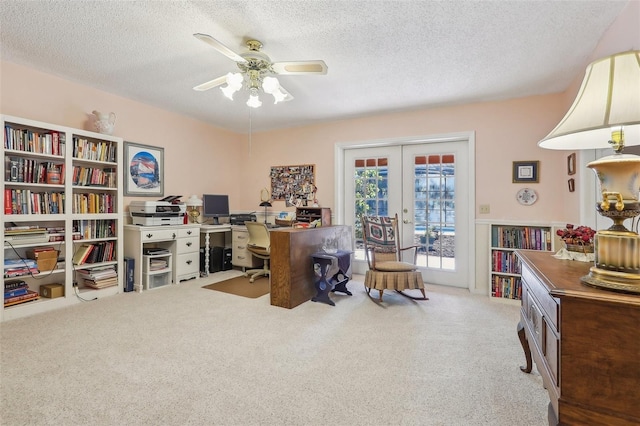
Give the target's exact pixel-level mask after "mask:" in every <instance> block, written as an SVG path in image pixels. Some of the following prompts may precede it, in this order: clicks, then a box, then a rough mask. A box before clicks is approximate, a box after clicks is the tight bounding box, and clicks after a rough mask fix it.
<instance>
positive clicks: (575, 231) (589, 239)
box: [556, 223, 596, 251]
mask: <svg viewBox="0 0 640 426" xmlns="http://www.w3.org/2000/svg"><path fill="white" fill-rule="evenodd" d="M556 234H557V235H558V236H559V237H560V238H562V241H564V243H565V244H566V245H567V249H570V248H571V246H582V247H585V246H587V247H591V246H593V238H594V236H595V235H596V231H594V230H593V229H591V228H589V227H588V226H578V227H575V226H573V225H572V224H570V223H568V224H567V227H566V228H565V229H558V230H557V231H556ZM580 251H582V250H580Z"/></svg>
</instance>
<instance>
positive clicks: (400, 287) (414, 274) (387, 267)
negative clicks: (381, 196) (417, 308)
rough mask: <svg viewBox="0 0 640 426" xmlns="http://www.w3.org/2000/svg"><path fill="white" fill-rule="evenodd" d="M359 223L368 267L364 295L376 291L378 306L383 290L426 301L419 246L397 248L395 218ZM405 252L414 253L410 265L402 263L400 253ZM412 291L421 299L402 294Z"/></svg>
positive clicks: (368, 219)
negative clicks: (418, 291)
mask: <svg viewBox="0 0 640 426" xmlns="http://www.w3.org/2000/svg"><path fill="white" fill-rule="evenodd" d="M361 220H362V234H363V242H364V252H365V257H366V259H367V264H368V265H369V270H368V271H367V272H366V275H365V278H364V286H365V288H366V289H367V294H369V296H370V292H371V290H372V289H374V290H378V291H379V292H380V296H379V298H378V300H379V301H380V302H382V293H383V292H384V290H395V291H396V292H398V293H400V294H402V295H403V296H406V297H409V298H411V299H414V300H429V299H428V298H427V296H426V294H425V291H424V282H423V281H422V274H421V273H420V271H418V267H417V265H416V261H417V258H418V247H419V246H410V247H404V248H401V247H400V242H399V238H398V215H397V214H396V215H395V217H388V216H362V218H361ZM408 250H413V263H409V262H403V261H402V253H403V252H405V251H408ZM409 253H410V252H409ZM411 289H418V290H420V292H421V293H422V297H414V296H411V295H410V294H407V293H405V292H404V291H405V290H411Z"/></svg>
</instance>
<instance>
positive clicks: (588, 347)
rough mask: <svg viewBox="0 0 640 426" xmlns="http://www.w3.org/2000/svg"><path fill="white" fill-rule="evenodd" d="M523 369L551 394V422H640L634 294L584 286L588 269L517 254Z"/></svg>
mask: <svg viewBox="0 0 640 426" xmlns="http://www.w3.org/2000/svg"><path fill="white" fill-rule="evenodd" d="M516 253H517V255H518V257H519V258H520V260H521V261H522V309H521V315H520V323H519V324H518V335H519V337H520V341H521V343H522V346H523V349H524V352H525V357H526V360H527V365H526V367H521V369H522V370H523V371H524V372H527V373H528V372H530V371H531V368H532V364H531V358H532V356H533V360H534V361H535V363H536V366H537V369H538V371H539V372H540V375H541V376H542V379H543V382H544V386H545V387H546V389H547V391H548V392H549V397H550V400H551V402H550V404H549V424H552V425H556V424H560V425H581V426H582V425H603V426H605V425H606V426H613V425H639V424H640V295H630V294H624V293H616V292H609V291H605V290H599V289H596V288H593V287H588V286H586V285H584V284H582V283H581V282H580V277H582V276H584V275H586V274H588V273H589V268H590V267H591V265H592V264H591V263H585V262H578V261H572V260H558V259H555V258H553V257H552V256H551V254H550V253H545V252H539V251H530V250H518V251H517V252H516Z"/></svg>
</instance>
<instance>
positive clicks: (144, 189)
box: [124, 142, 164, 197]
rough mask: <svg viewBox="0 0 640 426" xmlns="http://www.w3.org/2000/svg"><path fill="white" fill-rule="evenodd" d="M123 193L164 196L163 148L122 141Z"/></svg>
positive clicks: (141, 195)
mask: <svg viewBox="0 0 640 426" xmlns="http://www.w3.org/2000/svg"><path fill="white" fill-rule="evenodd" d="M124 167H125V170H124V195H129V196H140V197H162V196H164V148H158V147H155V146H149V145H142V144H139V143H133V142H125V143H124Z"/></svg>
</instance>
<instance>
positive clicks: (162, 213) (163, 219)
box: [129, 195, 187, 226]
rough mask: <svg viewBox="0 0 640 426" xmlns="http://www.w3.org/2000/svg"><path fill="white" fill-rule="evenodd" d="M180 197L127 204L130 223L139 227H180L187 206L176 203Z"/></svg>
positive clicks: (173, 196)
mask: <svg viewBox="0 0 640 426" xmlns="http://www.w3.org/2000/svg"><path fill="white" fill-rule="evenodd" d="M180 197H181V196H180V195H178V196H175V195H172V196H169V197H165V198H163V199H162V200H158V201H132V202H131V203H130V204H129V214H130V215H131V219H132V223H133V224H134V225H141V226H157V225H182V224H183V223H184V216H185V215H186V214H187V206H186V205H185V204H184V203H176V200H178V199H179V198H180Z"/></svg>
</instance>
